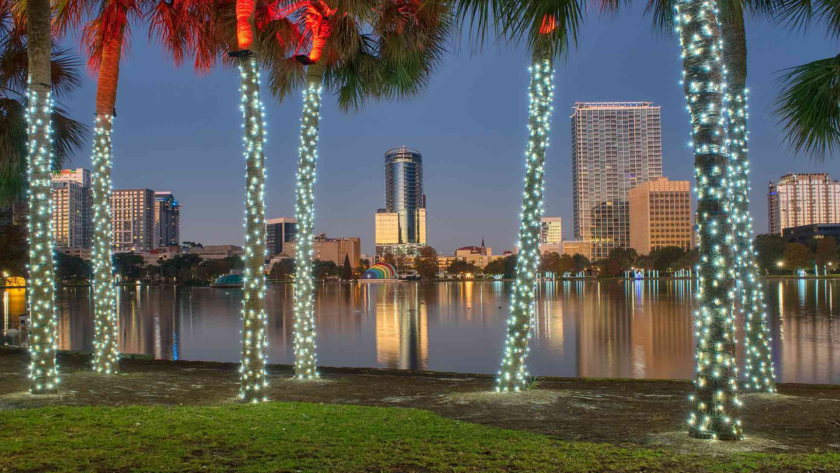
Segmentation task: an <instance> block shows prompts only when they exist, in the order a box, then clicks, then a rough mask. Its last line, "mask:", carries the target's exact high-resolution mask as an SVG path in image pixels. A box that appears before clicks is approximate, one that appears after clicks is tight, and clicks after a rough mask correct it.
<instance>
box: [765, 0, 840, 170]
mask: <svg viewBox="0 0 840 473" xmlns="http://www.w3.org/2000/svg"><path fill="white" fill-rule="evenodd" d="M776 17H777V19H778V20H779V21H781V22H786V23H787V24H788V25H790V26H792V27H794V28H800V29H803V30H804V29H807V28H809V27H811V26H812V25H813V24H815V23H816V24H822V25H823V26H825V27H826V29H827V30H828V33H829V35H830V36H831V37H832V38H834V39H837V38H840V3H838V2H837V1H835V0H779V4H778V8H777V11H776ZM781 84H782V93H781V95H780V96H779V100H778V102H777V103H776V115H777V116H778V117H779V118H780V120H781V122H782V123H783V124H784V128H785V132H786V136H785V138H786V139H787V141H788V144H789V145H790V147H791V148H792V149H793V150H794V152H796V153H802V154H806V155H810V156H811V157H813V158H815V159H817V160H819V161H823V160H824V159H825V157H826V156H832V155H834V154H835V153H836V152H837V150H838V149H840V99H838V98H839V97H840V55H837V56H834V57H828V58H825V59H820V60H817V61H814V62H809V63H807V64H802V65H800V66H796V67H792V68H790V69H788V70H787V71H785V74H784V75H783V76H782V77H781Z"/></svg>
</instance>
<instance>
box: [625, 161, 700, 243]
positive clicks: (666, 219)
mask: <svg viewBox="0 0 840 473" xmlns="http://www.w3.org/2000/svg"><path fill="white" fill-rule="evenodd" d="M629 197H630V199H629V200H630V247H631V248H633V249H635V250H636V252H637V253H639V254H640V255H647V254H650V252H651V251H652V250H656V249H659V248H662V247H664V246H679V247H682V248H684V249H686V250H690V249H691V241H692V238H691V231H692V230H691V215H692V213H691V183H690V182H688V181H669V180H668V178H667V177H660V178H657V179H654V180H652V181H649V182H643V183H641V184H639V185H637V186H636V187H634V188H633V189H630V192H629Z"/></svg>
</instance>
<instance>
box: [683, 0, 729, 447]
mask: <svg viewBox="0 0 840 473" xmlns="http://www.w3.org/2000/svg"><path fill="white" fill-rule="evenodd" d="M674 8H675V15H676V18H675V20H676V24H677V32H678V33H679V36H680V47H681V55H682V61H683V77H682V83H683V88H684V89H685V94H686V103H687V105H686V108H687V110H688V113H689V117H690V122H691V127H692V146H693V148H694V163H695V177H696V180H697V187H696V192H697V202H698V203H697V235H698V243H699V246H700V264H699V265H698V267H697V270H698V281H699V288H698V293H697V304H698V305H699V306H698V307H697V310H696V311H695V326H696V330H695V335H696V337H697V355H696V358H697V375H696V378H695V381H694V393H693V394H692V395H691V396H690V398H689V399H690V401H691V403H692V412H691V414H690V416H689V419H688V424H689V434H690V435H691V436H692V437H696V438H704V439H721V440H736V439H740V438H741V437H742V428H741V421H740V420H739V419H738V418H737V417H736V416H735V412H734V411H736V410H737V408H738V407H740V406H741V401H740V400H739V399H738V375H737V371H738V369H737V366H736V361H735V318H734V315H733V306H734V301H735V287H734V281H735V277H736V271H735V269H733V255H732V246H733V245H734V236H733V234H732V231H731V229H732V218H731V215H730V202H731V196H730V193H731V187H730V183H729V181H728V179H727V178H728V176H729V174H728V171H727V169H728V164H729V162H728V161H729V158H728V156H727V150H726V116H725V113H724V111H725V103H724V95H725V93H726V81H725V70H724V67H723V57H722V51H721V46H722V44H721V40H720V27H719V24H718V12H717V6H716V4H715V3H714V2H711V1H703V0H679V1H678V3H677V5H676V6H675V7H674Z"/></svg>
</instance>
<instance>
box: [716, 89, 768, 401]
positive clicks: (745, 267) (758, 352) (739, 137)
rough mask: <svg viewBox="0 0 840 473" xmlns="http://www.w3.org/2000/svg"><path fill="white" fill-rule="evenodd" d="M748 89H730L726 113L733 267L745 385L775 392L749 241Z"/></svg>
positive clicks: (761, 295)
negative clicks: (744, 358)
mask: <svg viewBox="0 0 840 473" xmlns="http://www.w3.org/2000/svg"><path fill="white" fill-rule="evenodd" d="M748 92H749V91H748V90H747V88H746V87H745V86H738V87H737V88H735V89H733V90H731V91H730V94H728V96H729V100H728V105H729V106H728V108H727V117H728V123H729V130H728V131H729V142H728V144H729V155H730V164H729V176H730V177H729V181H730V186H731V189H732V193H731V198H732V206H731V209H732V220H733V225H732V232H733V236H734V242H735V244H734V246H733V251H734V252H735V268H736V271H737V278H738V283H737V284H738V299H739V303H740V314H741V316H742V318H743V319H744V352H745V354H746V366H745V368H746V369H745V373H744V374H745V381H746V383H745V387H746V389H748V390H750V391H761V392H768V393H775V392H776V370H775V366H774V364H773V352H772V347H771V346H770V342H771V341H772V340H771V338H770V333H769V328H768V325H767V306H766V304H765V302H764V289H763V287H762V285H761V282H760V281H759V279H758V264H757V262H756V259H757V254H756V252H755V249H754V248H753V243H752V217H750V196H749V191H750V185H749V183H750V181H749V173H750V169H749V160H748V159H747V151H748V150H747V142H748V137H749V132H748V129H747V119H748V118H749V108H748V104H747V94H748Z"/></svg>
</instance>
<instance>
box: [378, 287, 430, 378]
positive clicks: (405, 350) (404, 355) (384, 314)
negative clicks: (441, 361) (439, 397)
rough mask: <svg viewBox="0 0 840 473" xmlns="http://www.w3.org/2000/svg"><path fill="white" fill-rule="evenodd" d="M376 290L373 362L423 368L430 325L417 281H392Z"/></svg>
mask: <svg viewBox="0 0 840 473" xmlns="http://www.w3.org/2000/svg"><path fill="white" fill-rule="evenodd" d="M378 289H379V290H377V291H376V362H377V363H379V364H384V365H385V366H387V367H388V368H399V369H411V370H425V369H428V360H429V327H428V313H427V308H426V304H425V303H421V301H420V297H419V291H418V288H417V285H416V284H394V285H393V287H390V288H389V287H384V286H383V287H379V288H378Z"/></svg>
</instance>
